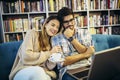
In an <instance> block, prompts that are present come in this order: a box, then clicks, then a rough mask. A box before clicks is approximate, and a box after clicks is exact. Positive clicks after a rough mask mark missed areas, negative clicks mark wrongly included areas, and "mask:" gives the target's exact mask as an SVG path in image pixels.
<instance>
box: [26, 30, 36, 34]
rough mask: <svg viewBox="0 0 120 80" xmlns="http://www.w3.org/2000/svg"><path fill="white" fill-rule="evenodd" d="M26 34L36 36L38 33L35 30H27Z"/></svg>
mask: <svg viewBox="0 0 120 80" xmlns="http://www.w3.org/2000/svg"><path fill="white" fill-rule="evenodd" d="M26 34H31V35H32V34H33V35H38V31H36V30H34V29H29V30H27V32H26Z"/></svg>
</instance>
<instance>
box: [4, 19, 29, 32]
mask: <svg viewBox="0 0 120 80" xmlns="http://www.w3.org/2000/svg"><path fill="white" fill-rule="evenodd" d="M3 26H4V31H5V32H21V31H26V30H28V29H29V22H28V19H25V18H23V19H22V18H9V19H7V20H4V21H3Z"/></svg>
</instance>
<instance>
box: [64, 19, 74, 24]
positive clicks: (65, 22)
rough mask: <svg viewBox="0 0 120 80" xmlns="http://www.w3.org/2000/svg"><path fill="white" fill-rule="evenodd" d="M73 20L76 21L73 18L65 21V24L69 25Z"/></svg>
mask: <svg viewBox="0 0 120 80" xmlns="http://www.w3.org/2000/svg"><path fill="white" fill-rule="evenodd" d="M73 20H74V18H72V19H70V20H68V21H63V23H65V24H67V23H69V22H72V21H73Z"/></svg>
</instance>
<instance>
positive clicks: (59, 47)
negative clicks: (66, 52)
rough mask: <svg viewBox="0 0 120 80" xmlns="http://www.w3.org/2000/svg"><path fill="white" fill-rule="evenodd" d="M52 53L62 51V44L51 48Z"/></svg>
mask: <svg viewBox="0 0 120 80" xmlns="http://www.w3.org/2000/svg"><path fill="white" fill-rule="evenodd" d="M50 52H51V54H52V53H59V52H62V49H61V46H54V47H53V48H52V49H51V50H50Z"/></svg>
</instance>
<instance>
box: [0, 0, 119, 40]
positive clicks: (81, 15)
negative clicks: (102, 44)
mask: <svg viewBox="0 0 120 80" xmlns="http://www.w3.org/2000/svg"><path fill="white" fill-rule="evenodd" d="M64 6H66V7H69V8H71V9H73V11H74V13H75V20H76V25H77V26H78V27H80V28H84V29H88V30H89V31H90V33H91V34H108V35H111V34H116V35H120V0H13V1H7V0H2V1H0V12H1V13H0V19H1V24H0V30H1V36H2V39H1V42H9V41H19V40H23V39H24V36H25V33H26V31H27V30H28V29H35V30H38V31H40V30H41V26H42V24H43V22H44V20H45V18H47V17H48V16H50V15H57V12H58V10H59V9H61V8H62V7H64Z"/></svg>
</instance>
